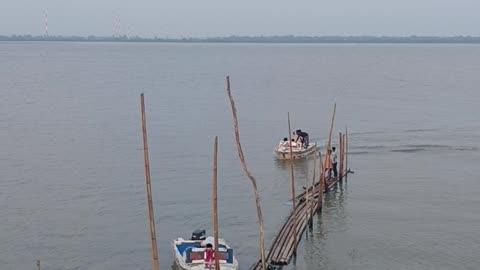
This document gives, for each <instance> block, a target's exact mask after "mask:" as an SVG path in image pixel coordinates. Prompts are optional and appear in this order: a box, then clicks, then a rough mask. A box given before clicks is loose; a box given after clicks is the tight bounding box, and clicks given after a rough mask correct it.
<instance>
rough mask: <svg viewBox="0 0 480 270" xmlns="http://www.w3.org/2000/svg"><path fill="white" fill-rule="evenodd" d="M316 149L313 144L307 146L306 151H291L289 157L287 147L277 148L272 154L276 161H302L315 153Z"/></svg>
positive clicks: (315, 145)
mask: <svg viewBox="0 0 480 270" xmlns="http://www.w3.org/2000/svg"><path fill="white" fill-rule="evenodd" d="M317 151H318V147H317V144H316V143H313V144H311V145H309V146H308V148H307V149H298V148H296V149H293V151H292V155H290V149H289V148H288V147H282V148H280V147H279V148H277V149H275V150H274V153H275V155H276V157H277V158H278V159H291V158H292V156H293V159H303V158H307V157H308V156H310V155H313V154H315V153H317Z"/></svg>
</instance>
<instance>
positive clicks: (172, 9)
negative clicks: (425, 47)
mask: <svg viewBox="0 0 480 270" xmlns="http://www.w3.org/2000/svg"><path fill="white" fill-rule="evenodd" d="M45 12H46V13H47V14H48V30H49V35H81V36H87V35H97V36H112V35H114V34H115V33H119V34H121V35H124V34H125V35H128V36H135V35H138V36H143V37H155V36H158V37H212V36H230V35H250V36H258V35H290V34H291V35H307V36H323V35H343V36H345V35H355V36H357V35H377V36H380V35H387V36H410V35H429V36H430V35H431V36H455V35H471V36H480V27H479V26H480V0H0V35H12V34H31V35H43V34H44V32H45V15H44V14H45Z"/></svg>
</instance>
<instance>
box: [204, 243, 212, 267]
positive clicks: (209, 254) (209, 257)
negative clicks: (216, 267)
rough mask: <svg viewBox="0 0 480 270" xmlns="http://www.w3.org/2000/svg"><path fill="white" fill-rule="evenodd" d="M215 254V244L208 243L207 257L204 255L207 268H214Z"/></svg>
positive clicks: (206, 248)
mask: <svg viewBox="0 0 480 270" xmlns="http://www.w3.org/2000/svg"><path fill="white" fill-rule="evenodd" d="M213 256H214V250H213V245H212V244H210V243H208V244H207V245H206V247H205V257H204V260H205V267H206V268H212V266H213Z"/></svg>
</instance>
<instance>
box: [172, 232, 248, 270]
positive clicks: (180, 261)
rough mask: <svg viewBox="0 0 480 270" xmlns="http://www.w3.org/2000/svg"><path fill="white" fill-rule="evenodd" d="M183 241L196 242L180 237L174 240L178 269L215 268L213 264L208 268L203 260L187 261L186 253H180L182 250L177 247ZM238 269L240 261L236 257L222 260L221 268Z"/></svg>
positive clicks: (221, 269) (198, 269) (200, 269)
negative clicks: (228, 260)
mask: <svg viewBox="0 0 480 270" xmlns="http://www.w3.org/2000/svg"><path fill="white" fill-rule="evenodd" d="M181 242H185V243H191V242H195V241H190V240H184V239H182V238H178V239H176V240H174V241H173V243H172V250H173V254H174V257H175V265H176V266H177V269H181V270H205V269H215V266H212V268H207V267H206V266H205V262H204V261H203V260H196V261H192V262H190V263H187V262H186V257H185V254H180V252H179V250H178V248H177V244H179V243H181ZM198 242H199V243H200V242H201V241H198ZM222 242H223V241H222ZM238 269H239V266H238V261H237V259H236V258H235V257H233V261H232V262H231V263H227V262H225V261H223V262H222V261H221V263H220V269H219V270H238Z"/></svg>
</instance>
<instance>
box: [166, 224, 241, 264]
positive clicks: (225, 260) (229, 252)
mask: <svg viewBox="0 0 480 270" xmlns="http://www.w3.org/2000/svg"><path fill="white" fill-rule="evenodd" d="M207 245H212V246H213V245H214V239H213V237H211V236H210V237H206V235H205V230H195V231H194V232H193V233H192V237H191V239H190V240H185V239H183V238H177V239H175V240H173V243H172V248H173V254H174V257H175V263H176V265H177V266H178V267H179V269H185V270H199V269H202V270H203V269H211V268H208V267H207V266H206V264H205V251H206V249H207ZM218 253H219V261H220V270H237V269H238V261H237V259H236V258H235V256H234V255H233V249H232V248H230V247H229V246H228V245H227V243H226V242H225V240H224V239H218ZM212 268H214V266H212Z"/></svg>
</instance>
